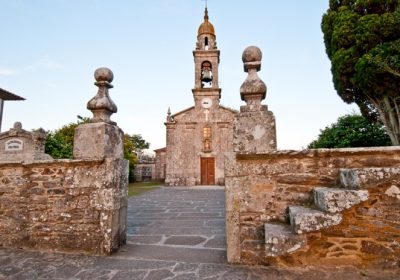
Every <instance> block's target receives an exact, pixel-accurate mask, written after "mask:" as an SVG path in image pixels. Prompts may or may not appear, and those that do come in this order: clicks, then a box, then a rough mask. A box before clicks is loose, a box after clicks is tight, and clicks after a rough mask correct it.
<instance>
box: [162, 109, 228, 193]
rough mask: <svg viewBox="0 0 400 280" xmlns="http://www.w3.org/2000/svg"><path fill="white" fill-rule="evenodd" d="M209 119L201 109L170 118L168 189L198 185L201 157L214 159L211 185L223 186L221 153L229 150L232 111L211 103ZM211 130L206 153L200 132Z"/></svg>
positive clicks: (167, 124) (168, 133) (168, 128)
mask: <svg viewBox="0 0 400 280" xmlns="http://www.w3.org/2000/svg"><path fill="white" fill-rule="evenodd" d="M213 106H214V107H212V108H211V109H210V116H208V117H207V116H206V115H205V114H204V110H203V109H202V108H201V107H192V108H189V109H188V110H186V111H183V112H180V113H177V114H175V115H174V121H173V122H167V123H166V127H167V155H166V156H167V158H166V161H167V166H166V178H165V183H166V184H167V185H168V186H194V185H201V167H200V160H201V158H202V157H213V158H215V184H216V185H224V183H225V174H224V169H225V166H224V165H225V157H224V155H225V153H226V152H232V151H233V144H232V143H233V139H232V138H233V126H232V123H233V118H234V116H235V111H233V110H230V109H227V108H225V107H223V106H220V105H218V104H213ZM205 127H209V128H210V129H211V141H210V150H207V151H205V150H204V143H203V139H204V137H203V129H204V128H205Z"/></svg>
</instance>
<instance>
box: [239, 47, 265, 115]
mask: <svg viewBox="0 0 400 280" xmlns="http://www.w3.org/2000/svg"><path fill="white" fill-rule="evenodd" d="M261 59H262V52H261V50H260V49H259V48H258V47H255V46H250V47H247V48H246V49H245V50H244V51H243V55H242V60H243V64H244V71H245V72H248V76H247V78H246V80H245V81H244V82H243V84H242V86H241V87H240V95H241V97H242V100H243V101H246V103H247V105H251V106H253V107H254V108H256V107H257V108H258V107H259V106H261V100H263V99H264V98H265V96H266V94H267V86H266V85H265V83H264V82H263V81H262V80H261V79H260V77H259V76H258V74H257V72H258V71H260V69H261Z"/></svg>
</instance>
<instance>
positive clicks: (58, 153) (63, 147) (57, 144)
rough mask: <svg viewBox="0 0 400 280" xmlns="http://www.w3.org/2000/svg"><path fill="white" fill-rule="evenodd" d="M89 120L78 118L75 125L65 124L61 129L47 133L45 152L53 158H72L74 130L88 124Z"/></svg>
mask: <svg viewBox="0 0 400 280" xmlns="http://www.w3.org/2000/svg"><path fill="white" fill-rule="evenodd" d="M89 121H90V119H89V118H86V117H81V116H78V121H77V122H76V123H70V124H66V125H64V126H63V127H61V128H59V129H57V130H55V131H52V132H48V133H47V137H46V143H45V152H46V153H47V154H49V155H51V156H52V157H53V158H56V159H62V158H72V157H73V150H74V135H75V128H76V127H77V126H78V125H80V124H82V123H88V122H89Z"/></svg>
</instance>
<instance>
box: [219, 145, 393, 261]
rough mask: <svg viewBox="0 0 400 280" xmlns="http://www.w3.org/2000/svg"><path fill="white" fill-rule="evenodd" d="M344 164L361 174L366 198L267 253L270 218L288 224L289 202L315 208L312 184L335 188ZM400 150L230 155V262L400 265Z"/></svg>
mask: <svg viewBox="0 0 400 280" xmlns="http://www.w3.org/2000/svg"><path fill="white" fill-rule="evenodd" d="M342 168H346V169H354V170H358V171H360V172H359V173H358V174H359V177H358V178H357V180H358V181H359V182H360V186H359V187H360V188H361V189H365V190H368V191H369V198H368V199H367V200H366V201H364V202H361V203H360V204H358V205H356V206H354V207H352V208H350V209H348V210H345V211H343V213H342V215H343V219H342V222H341V223H340V224H338V225H335V226H331V227H328V228H325V229H322V230H319V231H313V232H310V233H306V234H304V236H305V240H306V244H307V245H306V246H304V247H302V248H300V249H299V250H295V251H293V252H290V253H287V254H284V255H281V256H276V257H271V256H268V257H267V256H266V254H265V233H264V224H265V223H276V224H278V225H279V224H285V223H288V207H289V206H306V207H307V206H312V203H313V194H312V191H313V188H315V187H337V186H338V185H339V177H340V176H339V175H340V170H341V169H342ZM399 171H400V148H399V147H388V148H359V149H332V150H330V149H326V150H325V149H321V150H306V151H272V152H269V153H265V154H258V155H257V154H255V155H250V154H247V155H246V154H234V153H233V154H230V155H229V156H227V158H226V211H227V243H228V261H229V262H231V263H244V264H264V265H270V264H278V265H320V264H326V265H341V264H343V265H344V264H345V265H350V264H353V265H360V266H361V265H371V264H382V265H396V266H398V265H400V262H399V260H400V190H399V186H400V175H399V173H400V172H399Z"/></svg>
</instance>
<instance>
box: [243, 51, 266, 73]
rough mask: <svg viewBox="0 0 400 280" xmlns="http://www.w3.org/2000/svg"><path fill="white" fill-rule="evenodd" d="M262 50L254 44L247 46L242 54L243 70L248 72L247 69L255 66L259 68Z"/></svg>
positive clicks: (258, 69)
mask: <svg viewBox="0 0 400 280" xmlns="http://www.w3.org/2000/svg"><path fill="white" fill-rule="evenodd" d="M261 59H262V52H261V50H260V48H258V47H256V46H250V47H247V48H246V49H245V50H244V51H243V54H242V60H243V63H244V71H245V72H248V70H249V69H251V68H255V69H256V70H257V71H260V70H261Z"/></svg>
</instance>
